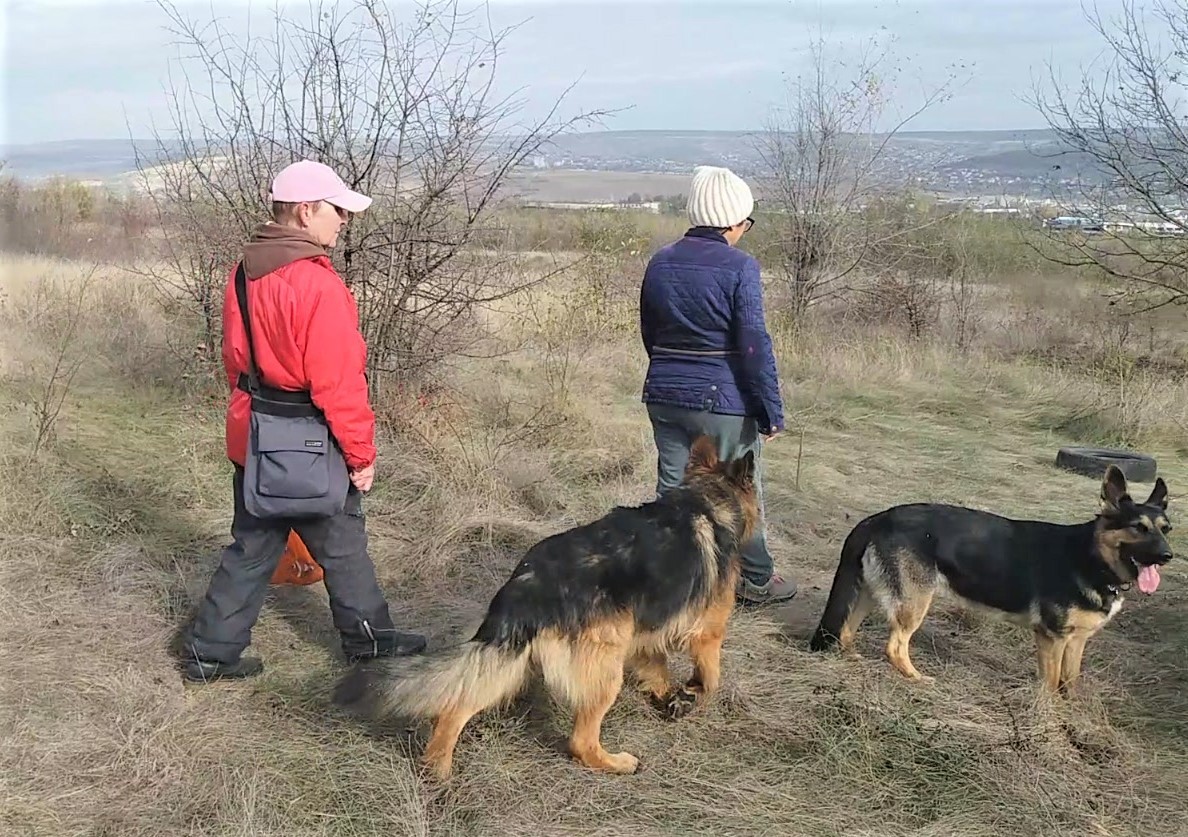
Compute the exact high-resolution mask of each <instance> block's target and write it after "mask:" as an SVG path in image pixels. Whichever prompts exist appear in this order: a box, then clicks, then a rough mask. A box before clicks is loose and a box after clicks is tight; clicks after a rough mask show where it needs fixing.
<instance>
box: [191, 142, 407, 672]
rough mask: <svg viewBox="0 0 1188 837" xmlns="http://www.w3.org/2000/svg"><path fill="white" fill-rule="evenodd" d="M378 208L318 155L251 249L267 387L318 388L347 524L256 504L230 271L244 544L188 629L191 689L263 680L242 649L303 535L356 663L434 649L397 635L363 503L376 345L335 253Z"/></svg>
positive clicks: (240, 333) (231, 451)
mask: <svg viewBox="0 0 1188 837" xmlns="http://www.w3.org/2000/svg"><path fill="white" fill-rule="evenodd" d="M370 205H371V198H369V197H367V196H365V195H361V194H359V193H357V192H353V191H351V190H350V189H348V188H347V186H346V184H345V183H343V181H342V179H341V178H339V177H338V175H337V174H335V173H334V171H333V170H332V169H330V168H329V167H327V166H325V165H323V164H321V163H317V162H313V161H310V160H303V161H301V162H297V163H294V164H292V165H290V166H288V167H286V168H285V169H283V170H282V171H281V172H280V173H279V174H277V175H276V178H275V179H274V180H273V183H272V216H273V219H272V221H271V222H269V223H266V224H263V225H261V226H260V227H258V228H257V229H256V231H255V232H254V234H253V235H252V237H251V240H250V241H249V242H248V244H246V245H245V246H244V248H243V266H244V272H245V274H246V276H247V280H248V281H247V300H248V314H249V319H250V322H251V328H252V336H253V339H254V345H255V356H256V365H257V367H258V370H259V375H260V379H261V381H262V382H263V383H265V384H267V385H268V386H270V387H273V388H276V389H284V390H294V391H305V392H308V393H309V394H310V397H311V398H312V399H313V402H314V404H316V405H317V406H318V407H319V408H320V409H321V410H322V412H323V413H324V414H325V417H326V422H327V424H328V425H329V427H330V432H331V433H332V434H333V435H334V438H335V439H336V440H337V441H338V444H339V446H340V447H341V448H342V451H343V454H344V457H345V459H346V462H347V467H348V469H349V471H350V478H351V483H352V487H351V489H350V492H349V494H348V496H347V501H346V508H345V509H344V510H343V512H342V513H341V514H339V515H337V516H335V517H332V518H320V519H300V520H263V519H260V518H256V517H253V516H252V515H250V514H249V513H248V512H247V511H246V510H245V508H244V502H243V479H244V459H245V457H246V453H247V437H248V412H249V404H250V396H249V395H248V392H247V382H246V374H247V368H248V344H247V337H246V335H245V333H244V328H243V319H242V317H241V315H240V311H239V303H238V301H237V298H236V294H235V282H234V277H235V272H236V269H235V268H232V270H231V271H230V274H229V276H228V281H227V287H226V291H225V293H224V298H223V367H224V370H225V372H226V375H227V384H228V386H229V387H230V390H231V400H230V404H229V405H228V408H227V418H226V446H227V457H228V459H230V460H231V462H232V463H233V465H234V475H233V478H232V488H233V492H234V498H235V514H234V519H233V520H232V523H231V534H232V537H233V538H234V543H232V544H231V546H229V547H227V549H226V550H224V552H223V555H222V559H221V561H220V562H219V566H218V568H217V569H216V570H215V573H214V576H213V577H212V578H211V581H210V586H209V587H208V589H207V591H206V595H205V597H204V598H203V600H202V604H201V606H200V608H199V610H198V613H197V615H196V617H195V619H194V622H193V624H192V625H191V627H190V629H189V633H188V638H187V644H186V646H185V651H186V659H185V677H186V679H188V680H191V681H195V682H207V681H210V680H216V679H220V678H224V677H231V678H243V677H251V676H253V675H256V674H259V673H260V672H261V671H263V669H264V664H263V662H262V661H261V660H260V659H258V658H255V657H244V656H242V653H243V651H244V649H245V648H247V646H248V645H249V644H250V643H251V631H252V627H253V626H254V625H255V623H256V619H257V618H258V617H259V614H260V608H261V607H262V605H263V603H264V596H265V594H266V592H267V589H268V584H269V580H270V579H271V576H272V573H273V571H274V570H275V568H276V565H277V562H278V561H279V560H280V557H281V555H282V554H283V553H284V551H285V545H286V543H287V541H288V536H289V531H290V530H291V529H292V530H296V531H297V533H298V534H299V535H300V536H301V539H302V540H303V541H304V542H305V544H306V546H307V547H308V548H309V551H310V553H311V554H312V555H313V558H314V560H316V561H317V562H318V563H319V564H320V565H321V566H322V569H323V571H324V573H325V579H324V580H325V584H326V591H327V592H328V593H329V597H330V610H331V614H332V616H333V620H334V626H335V628H337V629H338V633H339V635H340V637H341V641H342V649H343V652H344V654H345V655H346V657H347V660H348V661H350V662H355V661H358V660H361V659H365V658H369V657H377V656H397V655H403V654H415V653H418V652H420V651H421V650H423V649H424V647H425V638H424V637H423V636H420V635H419V634H409V633H403V632H400V631H397V630H396V628H395V626H394V625H393V623H392V617H391V615H390V614H389V612H388V603H387V601H386V600H385V599H384V595H383V593H382V592H381V590H380V588H379V583H378V581H377V579H376V575H375V567H374V566H373V564H372V562H371V558H370V556H369V555H368V552H367V532H366V528H365V524H364V518H363V510H362V494H363V493H365V492H367V491H369V490H370V489H371V485H372V481H373V480H374V479H375V459H376V449H375V414H374V412H373V411H372V409H371V405H370V403H369V400H368V387H367V378H366V374H365V369H366V360H367V346H366V344H365V343H364V341H363V335H362V334H361V333H360V331H359V315H358V310H357V308H356V306H355V300H354V297H353V296H352V295H351V292H350V290H349V289H348V288H347V286H346V285H345V284H344V283H343V281H342V279H341V277H339V275H338V274H337V273H336V272H335V270H334V267H333V266H332V265H331V263H330V258H329V256H328V255H327V250H328V249H329V248H332V247H334V245H335V244H336V243H337V242H338V234H339V232H340V231H341V230H342V228H343V226H344V225H345V224H346V223H347V221H348V220H349V218H350V216H351V215H352V214H353V213H358V212H363V211H364V210H365V209H367V208H368V207H369V206H370Z"/></svg>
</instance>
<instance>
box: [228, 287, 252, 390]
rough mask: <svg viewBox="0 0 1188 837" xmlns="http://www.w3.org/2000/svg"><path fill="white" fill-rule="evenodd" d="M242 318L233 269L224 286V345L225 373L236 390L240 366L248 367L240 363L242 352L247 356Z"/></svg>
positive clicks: (229, 386) (232, 388)
mask: <svg viewBox="0 0 1188 837" xmlns="http://www.w3.org/2000/svg"><path fill="white" fill-rule="evenodd" d="M241 319H242V315H241V314H240V313H239V299H238V298H237V297H236V296H235V269H232V270H231V275H230V276H229V277H228V278H227V284H226V286H225V287H224V288H223V345H222V354H223V373H224V374H225V375H226V376H227V387H228V388H229V389H230V390H232V391H234V390H235V386H236V384H237V383H238V382H239V370H240V368H243V369H245V370H246V369H247V364H246V363H243V364H241V363H240V356H241V354H242V355H244V356H246V352H247V348H246V343H244V341H245V340H246V337H245V336H244V334H243V324H242V323H241V322H240V321H241ZM232 324H234V325H232ZM240 344H243V345H242V346H241V345H240Z"/></svg>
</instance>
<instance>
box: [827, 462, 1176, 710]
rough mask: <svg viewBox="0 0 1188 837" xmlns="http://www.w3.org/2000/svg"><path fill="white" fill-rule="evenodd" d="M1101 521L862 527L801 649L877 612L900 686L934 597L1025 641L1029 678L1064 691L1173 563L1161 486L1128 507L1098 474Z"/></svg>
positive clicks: (884, 518)
mask: <svg viewBox="0 0 1188 837" xmlns="http://www.w3.org/2000/svg"><path fill="white" fill-rule="evenodd" d="M1101 500H1102V502H1101V510H1100V511H1099V513H1098V514H1097V516H1096V517H1095V518H1094V519H1093V520H1090V521H1088V522H1085V523H1076V524H1058V523H1047V522H1042V521H1032V520H1013V519H1010V518H1006V517H1000V516H998V515H995V514H991V513H989V512H985V511H977V510H974V509H968V508H963V507H959V506H950V505H943V504H909V505H901V506H895V507H894V508H890V509H887V510H885V511H882V512H879V513H877V514H874V515H871V516H870V517H868V518H866V519H864V520H862V521H860V522H859V523H858V524H857V525H856V526H855V527H854V528H853V530H852V531H851V532H850V534H849V536H848V537H847V538H846V540H845V543H844V545H843V546H842V551H841V561H840V562H839V564H838V568H837V573H836V574H835V576H834V579H833V587H832V589H831V590H830V591H829V600H828V602H827V603H826V605H825V612H824V614H823V615H822V617H821V623H820V625H818V627H817V630H816V633H815V634H814V635H813V638H812V640H811V642H810V644H809V647H810V648H811V649H812V650H814V651H821V650H824V649H826V648H829V647H831V646H832V645H833V644H834V643H835V642H840V644H841V646H842V647H843V648H848V647H849V646H850V645H851V644H852V643H853V640H854V635H855V632H856V631H857V629H858V627H859V625H861V623H862V620H863V619H865V618H866V616H867V615H868V614H869V613H870V611H871V610H872V609H873V608H874V607H875V606H876V605H877V606H879V607H880V608H881V609H882V610H883V612H884V613H885V614H886V616H887V619H888V621H889V622H890V625H891V635H890V638H889V639H888V641H887V656H888V658H889V659H890V660H891V663H892V665H894V666H895V668H896V669H898V670H899V672H900V673H902V674H903V675H904V676H906V677H908V678H911V679H913V680H917V679H920V678H922V676H923V675H921V674H920V673H919V672H918V671H917V670H916V668H915V666H913V665H912V661H911V659H910V658H909V657H908V643H909V642H910V641H911V638H912V634H913V633H915V631H916V629H917V628H919V627H920V624H921V622H923V621H924V615H925V613H926V612H927V611H928V608H929V605H930V604H931V603H932V598H933V595H934V594H935V593H937V592H938V591H942V590H948V591H950V592H952V593H954V594H956V596H957V598H958V599H959V600H964V601H965V602H966V603H972V604H973V605H975V606H980V607H983V608H988V609H990V610H991V611H997V612H999V613H1000V614H1001V615H1004V616H1005V617H1006V618H1007V619H1009V620H1010V621H1013V622H1017V623H1020V624H1023V625H1025V626H1027V627H1030V628H1032V629H1033V630H1034V631H1035V642H1036V654H1037V659H1038V672H1039V677H1040V679H1041V680H1042V682H1043V684H1044V685H1045V686H1047V687H1048V688H1049V689H1051V690H1053V691H1057V690H1060V691H1063V690H1065V689H1066V688H1067V687H1068V686H1069V684H1071V683H1072V681H1074V680H1075V679H1076V678H1077V676H1078V675H1079V674H1080V671H1081V655H1082V654H1083V653H1084V650H1085V643H1086V642H1087V641H1088V640H1089V638H1090V637H1092V636H1093V635H1094V634H1095V633H1097V631H1099V630H1100V629H1101V627H1102V626H1103V625H1105V624H1106V622H1108V621H1109V620H1110V619H1111V618H1113V616H1114V615H1115V614H1116V613H1117V612H1118V611H1119V610H1120V609H1121V607H1122V591H1123V590H1124V589H1129V587H1130V585H1131V584H1132V583H1134V582H1135V581H1137V582H1138V587H1139V590H1141V591H1142V592H1144V593H1146V594H1148V595H1149V594H1151V593H1154V592H1155V589H1156V588H1157V587H1158V586H1159V567H1161V566H1162V565H1164V564H1166V563H1167V562H1168V561H1169V560H1171V557H1172V551H1171V547H1170V546H1169V545H1168V542H1167V539H1166V537H1165V535H1166V534H1167V533H1168V532H1169V531H1171V525H1170V523H1169V522H1168V518H1167V502H1168V499H1167V485H1166V484H1165V483H1164V481H1163V479H1162V478H1159V479H1157V480H1156V481H1155V487H1154V489H1153V490H1152V491H1151V496H1150V497H1148V498H1147V499H1146V501H1145V502H1143V503H1136V502H1134V500H1132V499H1131V497H1130V494H1129V493H1128V490H1127V486H1126V478H1125V477H1124V476H1123V475H1122V472H1121V471H1120V470H1118V468H1117V467H1115V466H1113V465H1111V466H1109V468H1108V469H1107V470H1106V473H1105V476H1104V478H1103V480H1102V484H1101Z"/></svg>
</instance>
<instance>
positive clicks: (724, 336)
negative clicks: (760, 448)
mask: <svg viewBox="0 0 1188 837" xmlns="http://www.w3.org/2000/svg"><path fill="white" fill-rule="evenodd" d="M639 329H640V336H641V337H642V338H643V344H644V349H645V350H646V351H647V353H648V358H649V360H650V362H649V363H648V374H647V378H646V380H645V381H644V388H643V401H644V402H645V403H650V404H669V405H672V406H676V407H686V408H689V409H693V410H709V411H710V412H714V413H724V414H727V415H742V416H750V417H752V418H755V419H757V420H758V423H759V431H760V432H761V433H765V434H766V433H770V432H771V431H772V429H773V428H778V429H780V430H782V429H783V428H784V405H783V402H782V400H781V399H780V388H779V377H778V374H777V372H776V363H775V355H774V354H773V353H772V348H771V337H770V335H769V334H768V333H767V325H766V323H765V321H764V318H763V290H762V286H761V285H760V283H759V262H758V261H756V260H755V258H754V257H753V256H751V255H749V254H747V253H745V252H743V251H742V250H739V249H738V248H737V247H731V246H730V245H729V244H728V243H727V242H726V239H725V238H724V237H723V236H722V234H721V233H719V232H718V231H717V230H712V229H706V228H703V227H694V228H692V229H691V230H689V231H688V232H687V233H686V234H685V236H684V237H683V238H681V239H679V240H677V241H675V242H673V243H672V244H669V245H668V246H666V247H664V248H662V249H661V250H660V251H659V252H657V253H656V255H654V256H653V257H652V259H651V261H650V262H649V263H648V268H647V270H646V271H645V272H644V280H643V286H642V288H641V289H640V294H639Z"/></svg>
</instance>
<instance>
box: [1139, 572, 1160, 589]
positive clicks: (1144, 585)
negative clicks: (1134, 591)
mask: <svg viewBox="0 0 1188 837" xmlns="http://www.w3.org/2000/svg"><path fill="white" fill-rule="evenodd" d="M1138 586H1139V589H1140V590H1142V591H1143V592H1144V593H1146V594H1147V595H1148V596H1149V595H1151V594H1152V593H1154V592H1155V591H1156V590H1157V589H1158V588H1159V568H1158V567H1156V566H1154V565H1148V566H1146V567H1143V568H1142V569H1141V570H1139V577H1138Z"/></svg>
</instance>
